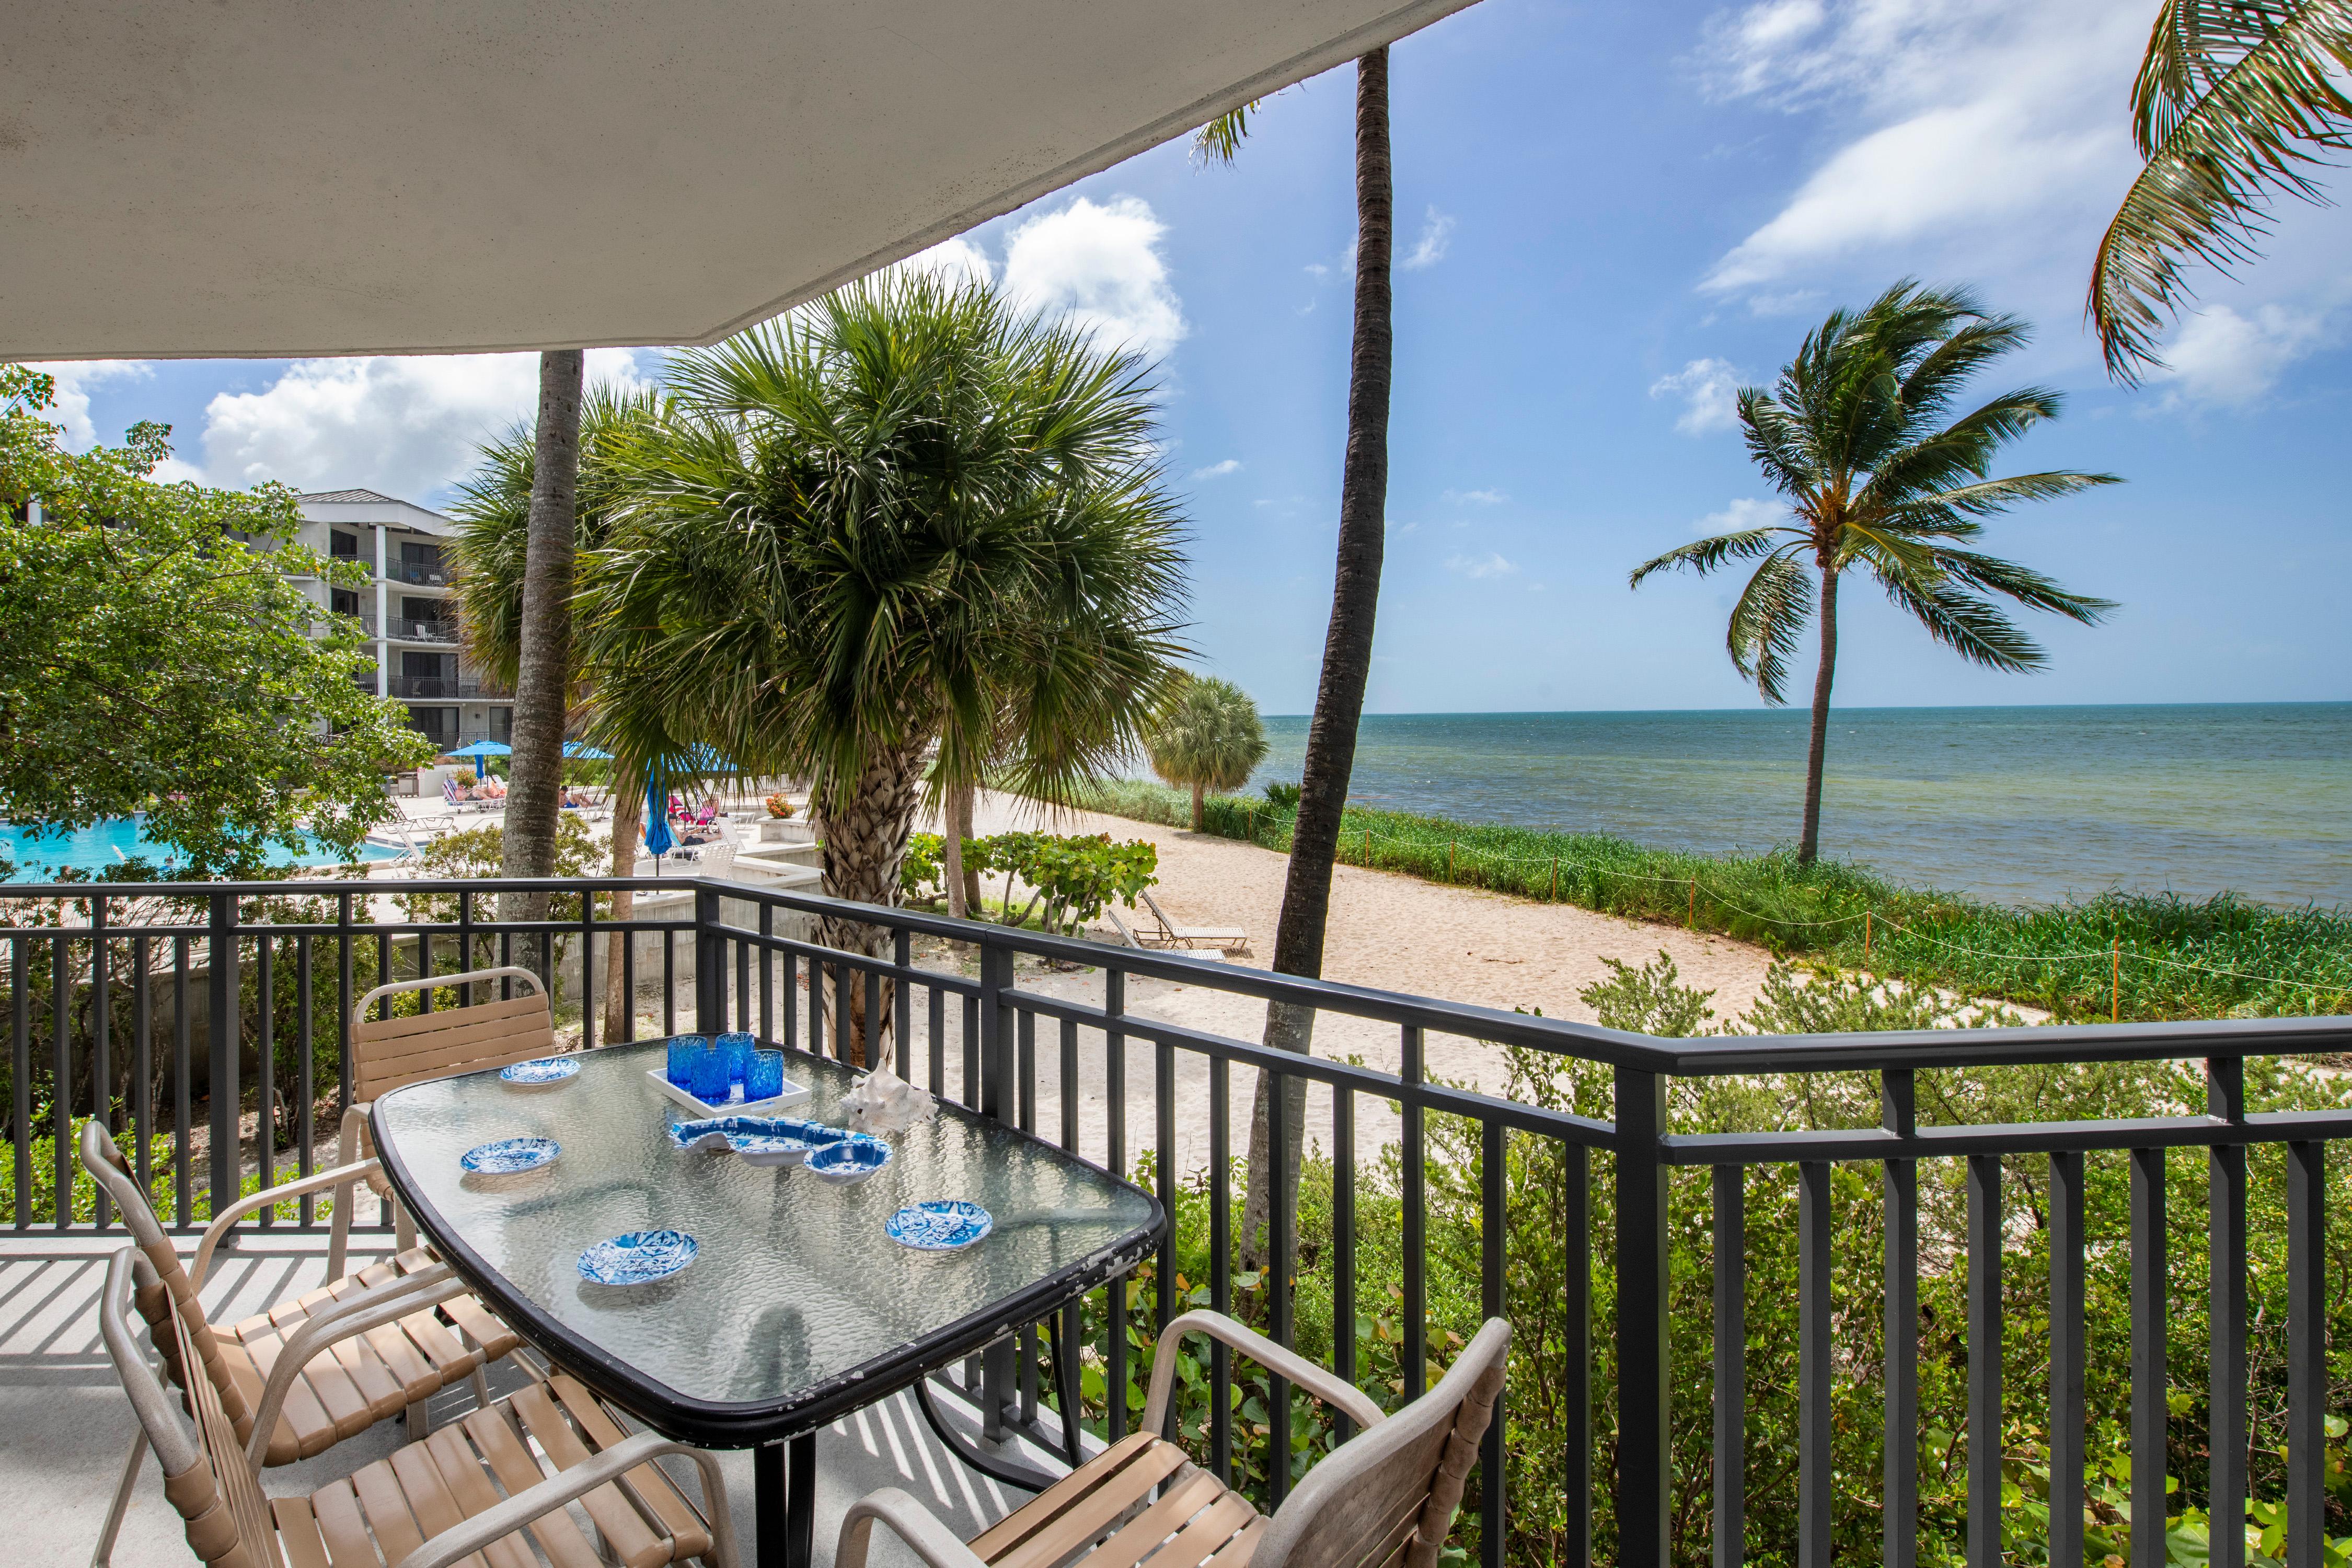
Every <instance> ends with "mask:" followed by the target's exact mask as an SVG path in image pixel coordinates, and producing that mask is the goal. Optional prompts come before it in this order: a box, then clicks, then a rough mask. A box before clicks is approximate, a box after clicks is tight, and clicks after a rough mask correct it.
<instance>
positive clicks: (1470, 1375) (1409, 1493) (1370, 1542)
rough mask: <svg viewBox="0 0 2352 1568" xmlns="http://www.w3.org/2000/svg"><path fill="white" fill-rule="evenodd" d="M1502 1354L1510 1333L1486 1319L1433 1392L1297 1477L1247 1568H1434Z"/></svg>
mask: <svg viewBox="0 0 2352 1568" xmlns="http://www.w3.org/2000/svg"><path fill="white" fill-rule="evenodd" d="M1510 1348H1511V1325H1510V1324H1509V1323H1507V1322H1505V1321H1503V1320H1502V1319H1500V1318H1489V1319H1488V1320H1487V1321H1486V1326H1485V1327H1483V1328H1481V1329H1480V1330H1479V1331H1478V1332H1477V1334H1476V1336H1475V1338H1473V1339H1472V1340H1471V1342H1469V1344H1468V1345H1466V1346H1465V1347H1464V1348H1463V1352H1462V1353H1461V1354H1460V1355H1459V1356H1457V1357H1455V1358H1454V1364H1453V1365H1452V1366H1451V1367H1449V1368H1447V1369H1446V1373H1445V1375H1444V1377H1442V1378H1440V1379H1439V1380H1438V1383H1437V1386H1436V1387H1434V1388H1433V1389H1431V1390H1430V1391H1429V1392H1428V1393H1427V1394H1423V1395H1422V1396H1421V1397H1420V1398H1419V1399H1416V1400H1414V1401H1413V1402H1412V1404H1410V1405H1406V1406H1405V1407H1404V1408H1403V1409H1402V1410H1400V1411H1398V1412H1397V1413H1396V1414H1395V1415H1391V1416H1390V1417H1389V1418H1388V1419H1387V1420H1385V1421H1383V1422H1381V1424H1380V1425H1379V1426H1375V1427H1372V1428H1371V1429H1370V1431H1367V1432H1365V1433H1363V1434H1361V1435H1360V1436H1357V1437H1356V1438H1354V1439H1353V1440H1352V1441H1350V1442H1349V1443H1347V1444H1345V1445H1344V1446H1342V1447H1340V1448H1339V1451H1338V1452H1337V1453H1334V1454H1332V1455H1331V1456H1330V1457H1329V1458H1326V1459H1324V1460H1323V1461H1322V1462H1321V1463H1320V1464H1318V1465H1317V1466H1316V1467H1315V1468H1313V1469H1311V1470H1309V1471H1307V1479H1305V1480H1303V1481H1300V1482H1299V1483H1298V1484H1297V1486H1296V1487H1294V1488H1292V1489H1291V1492H1290V1496H1289V1497H1288V1498H1286V1499H1285V1500H1284V1501H1283V1505H1282V1507H1281V1508H1279V1509H1277V1510H1276V1511H1275V1515H1274V1518H1273V1520H1272V1521H1270V1522H1268V1524H1267V1525H1266V1530H1265V1534H1264V1535H1263V1536H1261V1537H1260V1538H1259V1539H1258V1545H1257V1551H1256V1552H1255V1553H1253V1554H1252V1556H1251V1558H1250V1568H1434V1565H1435V1563H1436V1562H1437V1557H1438V1553H1439V1552H1441V1551H1443V1550H1444V1546H1445V1535H1446V1531H1447V1528H1448V1527H1449V1526H1450V1525H1451V1524H1452V1522H1453V1519H1454V1510H1455V1509H1456V1508H1458V1507H1460V1506H1461V1503H1462V1488H1463V1483H1464V1481H1465V1480H1466V1479H1468V1478H1469V1475H1470V1469H1471V1467H1472V1466H1474V1465H1475V1464H1476V1463H1477V1462H1478V1439H1479V1438H1481V1437H1482V1436H1485V1435H1486V1423H1487V1422H1488V1421H1489V1420H1491V1419H1492V1418H1493V1416H1494V1414H1495V1402H1496V1400H1497V1399H1498V1398H1500V1397H1501V1395H1502V1392H1503V1373H1504V1363H1505V1362H1506V1361H1507V1358H1508V1356H1509V1352H1510ZM1488 1484H1489V1485H1499V1484H1500V1481H1499V1479H1496V1478H1493V1477H1490V1478H1488Z"/></svg>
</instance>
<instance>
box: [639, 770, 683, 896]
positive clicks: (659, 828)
mask: <svg viewBox="0 0 2352 1568" xmlns="http://www.w3.org/2000/svg"><path fill="white" fill-rule="evenodd" d="M676 847H677V839H675V838H673V837H670V832H669V789H668V786H667V784H666V782H665V781H664V780H663V778H662V772H661V770H660V769H659V768H655V769H652V770H651V771H650V772H649V773H647V775H646V848H647V849H649V850H651V851H652V852H653V858H654V869H655V870H656V872H658V871H659V870H660V869H661V858H662V857H663V856H665V855H667V854H668V853H669V852H670V851H671V850H672V849H674V848H676Z"/></svg>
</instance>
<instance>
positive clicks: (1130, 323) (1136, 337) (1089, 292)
mask: <svg viewBox="0 0 2352 1568" xmlns="http://www.w3.org/2000/svg"><path fill="white" fill-rule="evenodd" d="M1167 232H1168V226H1167V225H1165V224H1163V223H1161V222H1160V219H1159V218H1158V217H1157V216H1154V215H1153V213H1152V210H1151V205H1150V203H1149V202H1146V201H1144V200H1143V199H1142V198H1141V197H1139V196H1113V197H1111V198H1110V200H1108V202H1103V203H1099V204H1097V203H1096V202H1093V201H1090V200H1088V199H1087V197H1085V196H1080V197H1078V198H1077V199H1076V200H1075V201H1073V202H1071V203H1070V205H1067V206H1065V207H1060V208H1057V209H1056V210H1055V211H1053V212H1046V213H1039V214H1037V215H1036V216H1034V217H1030V218H1025V219H1024V220H1023V221H1022V223H1021V224H1020V226H1018V227H1016V228H1014V229H1013V233H1012V235H1011V237H1009V238H1007V240H1006V241H1005V246H1004V291H1005V292H1006V293H1007V294H1008V295H1010V296H1012V297H1013V299H1014V300H1017V301H1018V302H1020V303H1021V304H1023V305H1024V306H1026V307H1027V308H1029V309H1031V310H1049V311H1067V312H1068V313H1069V314H1070V315H1071V316H1072V317H1073V318H1074V319H1075V320H1076V321H1077V322H1078V324H1080V325H1082V326H1085V327H1088V328H1091V329H1093V330H1094V331H1097V333H1099V334H1100V336H1101V337H1102V338H1103V340H1104V342H1106V344H1107V345H1109V344H1124V345H1126V346H1127V347H1129V348H1132V349H1135V350H1138V351H1139V352H1141V353H1146V354H1151V355H1155V356H1156V355H1160V354H1164V353H1167V352H1168V351H1169V350H1170V349H1171V348H1174V347H1175V346H1176V344H1177V343H1178V342H1181V341H1182V340H1183V337H1184V335H1185V333H1186V332H1187V331H1190V328H1189V327H1188V326H1187V325H1186V323H1185V321H1184V310H1183V305H1182V302H1181V300H1178V298H1177V297H1176V290H1175V289H1172V288H1171V287H1170V286H1169V282H1168V264H1167V262H1166V260H1165V259H1163V258H1162V257H1161V256H1160V238H1161V237H1162V236H1163V235H1165V234H1166V233H1167Z"/></svg>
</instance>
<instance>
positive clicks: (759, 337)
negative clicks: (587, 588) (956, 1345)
mask: <svg viewBox="0 0 2352 1568" xmlns="http://www.w3.org/2000/svg"><path fill="white" fill-rule="evenodd" d="M671 384H672V386H673V387H674V388H675V389H676V391H677V399H678V401H677V405H676V406H675V408H674V410H673V413H672V416H671V418H670V419H669V420H667V422H665V423H664V424H663V425H662V426H660V427H659V428H658V429H657V430H656V431H655V432H653V434H652V436H651V438H650V439H648V440H647V441H646V443H644V445H643V446H642V447H640V448H638V467H637V470H636V474H635V482H636V484H637V485H638V486H639V488H640V494H641V496H642V498H643V500H642V502H641V504H640V506H639V507H638V509H637V510H636V511H635V513H633V514H632V515H631V517H630V518H629V519H628V520H627V521H626V522H625V525H624V526H623V527H622V528H621V529H620V530H619V531H618V532H617V533H616V535H615V537H614V541H613V543H612V544H611V546H610V547H609V548H608V549H607V550H605V551H604V552H600V556H599V559H598V561H597V562H596V563H595V565H594V568H593V575H594V579H595V583H596V588H595V590H594V591H593V592H592V593H590V594H588V595H584V596H583V615H584V616H587V617H588V618H589V619H590V620H591V621H592V622H593V627H594V629H593V631H592V632H591V633H590V637H591V638H592V640H593V643H594V646H595V647H597V649H598V650H599V651H598V661H599V671H600V679H601V680H602V681H603V682H604V683H605V684H607V685H609V686H610V687H612V688H613V689H614V691H615V692H616V693H624V692H625V693H626V695H627V701H626V703H625V705H622V704H616V705H615V710H614V720H613V722H612V723H611V724H610V725H609V726H607V727H605V728H603V729H600V730H599V731H598V732H599V733H600V734H609V735H612V736H613V737H614V739H616V740H618V741H620V742H623V744H622V745H616V746H615V747H614V749H615V750H622V749H626V750H630V751H632V752H636V753H639V754H650V753H651V752H652V750H653V748H654V747H655V746H657V745H658V744H663V743H667V742H669V741H671V740H673V739H681V738H682V739H688V740H692V741H695V742H703V743H708V744H709V745H712V746H714V747H716V748H717V749H718V750H719V751H720V752H723V753H725V754H726V755H727V756H729V757H730V758H732V759H733V760H734V761H735V762H736V763H738V764H739V765H741V766H744V767H747V768H749V769H751V770H752V771H754V772H758V773H791V774H794V775H799V776H806V777H809V778H811V779H812V780H814V791H813V803H814V817H815V822H816V826H817V828H818V832H819V837H821V838H822V839H823V841H824V885H825V890H826V891H827V892H828V893H830V894H832V895H834V896H835V897H837V898H844V899H852V900H860V901H863V902H867V903H877V904H889V903H895V902H897V900H898V865H899V861H900V859H901V858H902V857H903V855H904V853H905V849H906V844H907V837H908V831H909V829H910V828H911V826H912V825H913V820H914V817H915V815H916V812H917V809H918V807H919V805H921V804H922V798H923V795H924V794H925V791H926V784H925V780H926V774H927V772H928V773H929V781H930V782H929V790H930V791H931V792H932V793H933V794H935V795H936V794H939V793H942V792H945V791H948V790H952V789H954V788H956V787H958V786H960V785H961V784H968V783H970V782H971V781H973V780H976V779H977V778H978V777H979V776H980V772H981V769H982V764H983V763H984V764H986V765H987V767H988V770H989V773H990V776H991V777H992V779H998V780H1002V781H1003V783H1004V784H1007V785H1008V786H1009V787H1011V788H1013V789H1016V790H1018V791H1020V792H1022V793H1024V794H1026V795H1033V796H1035V797H1039V798H1042V799H1045V800H1047V801H1053V802H1066V801H1069V800H1071V799H1072V798H1073V796H1074V795H1075V792H1076V789H1077V788H1078V787H1079V786H1080V785H1081V784H1084V783H1085V782H1087V781H1088V780H1090V779H1093V778H1096V777H1099V776H1101V775H1102V774H1103V773H1106V772H1107V771H1108V769H1109V768H1110V766H1111V765H1113V764H1114V763H1116V762H1117V760H1118V759H1119V758H1121V757H1123V756H1127V755H1131V754H1132V752H1133V751H1134V749H1135V748H1136V746H1137V745H1138V744H1139V742H1140V739H1141V726H1142V723H1143V721H1144V720H1145V718H1146V717H1147V716H1148V715H1149V714H1150V712H1151V711H1152V710H1154V709H1155V708H1156V707H1157V706H1158V705H1159V704H1160V702H1161V700H1163V698H1164V696H1165V694H1166V692H1167V690H1168V689H1169V687H1170V685H1171V682H1172V681H1173V679H1175V676H1176V673H1177V672H1176V668H1175V666H1174V664H1173V663H1172V660H1173V659H1174V658H1176V657H1178V656H1179V655H1181V653H1182V652H1183V651H1184V650H1183V648H1182V647H1181V644H1180V643H1179V642H1178V640H1177V632H1178V629H1179V619H1178V617H1179V615H1180V613H1181V605H1182V600H1183V561H1182V554H1181V537H1180V530H1179V527H1178V519H1177V515H1176V510H1175V505H1174V502H1173V501H1172V500H1171V498H1170V496H1169V494H1168V491H1167V489H1166V488H1165V483H1164V476H1163V473H1162V470H1161V465H1160V458H1159V455H1158V449H1157V447H1155V446H1154V444H1153V442H1152V440H1151V429H1152V420H1151V400H1150V393H1151V389H1150V385H1149V384H1148V382H1147V381H1146V379H1145V374H1144V366H1143V364H1142V363H1141V362H1140V360H1139V359H1138V358H1137V357H1136V356H1134V355H1132V354H1129V353H1121V352H1110V351H1106V350H1104V349H1101V348H1098V347H1097V346H1096V345H1095V344H1094V343H1093V342H1091V341H1090V340H1089V339H1088V338H1087V336H1086V335H1085V334H1083V333H1082V332H1079V331H1076V330H1073V329H1070V328H1067V327H1064V326H1056V325H1053V324H1049V323H1047V322H1045V321H1041V320H1038V319H1036V318H1034V317H1024V316H1021V315H1018V314H1016V313H1015V312H1014V311H1013V310H1011V309H1010V308H1009V307H1008V306H1007V305H1006V304H1005V303H1004V302H1003V300H1001V299H1000V298H998V297H997V296H996V295H994V294H993V293H992V292H991V291H990V290H988V289H985V288H983V287H979V286H973V285H963V286H957V285H951V284H949V283H947V282H945V281H943V280H941V279H936V278H925V277H898V278H892V279H868V280H866V281H865V282H863V283H860V284H856V285H854V286H852V287H850V288H848V289H843V290H841V291H839V292H837V293H835V294H834V295H831V296H829V297H827V298H826V299H825V300H822V301H819V302H818V303H817V304H815V305H814V306H812V307H810V308H808V309H807V310H804V311H802V312H797V313H795V314H794V315H793V316H791V317H788V318H785V319H784V320H782V321H779V322H772V323H770V324H768V325H765V326H761V327H757V328H754V329H752V330H751V331H748V332H745V333H743V334H742V335H741V336H739V337H737V338H734V339H732V340H730V341H729V342H725V343H721V344H719V345H718V346H716V347H713V348H708V349H694V350H689V351H687V352H686V353H683V354H681V355H680V356H679V357H678V358H677V360H676V361H674V362H673V363H672V366H671ZM648 716H658V717H659V720H660V722H661V723H662V724H664V725H674V726H679V727H681V728H683V729H684V730H685V731H687V732H686V733H683V734H680V735H672V734H670V733H667V732H664V733H661V734H658V735H652V734H649V735H647V736H646V739H645V740H644V742H639V743H631V742H632V741H633V737H632V735H631V733H630V731H632V729H633V728H634V727H635V726H637V725H639V724H643V723H650V722H651V719H649V718H648ZM933 752H936V763H935V764H931V763H930V756H931V753H933ZM927 764H930V765H928V767H927ZM819 935H820V940H822V941H824V942H827V943H829V944H832V945H835V946H839V947H845V948H848V949H851V950H854V951H858V952H877V951H878V945H877V944H878V942H879V941H880V936H879V933H878V932H877V931H874V930H873V929H872V928H870V927H868V926H866V925H864V924H862V923H861V922H857V921H847V920H831V919H828V920H827V921H824V922H822V923H821V925H820V931H819ZM864 1005H865V1004H864V997H863V995H862V994H860V995H859V996H858V997H856V998H855V999H854V1006H855V1008H856V1014H855V1016H853V1019H852V1020H850V1021H849V1022H848V1026H847V1027H846V1028H845V1033H844V1036H843V1038H844V1040H845V1043H846V1044H848V1045H849V1046H850V1048H851V1051H852V1053H853V1056H854V1057H856V1058H857V1059H860V1060H862V1059H863V1049H864V1040H865V1038H866V1037H867V1034H868V1031H869V1030H871V1031H877V1032H878V1030H879V1029H880V1028H881V1026H882V1024H883V1022H884V1021H883V1020H878V1019H877V1020H867V1019H866V1018H864V1016H863V1011H864Z"/></svg>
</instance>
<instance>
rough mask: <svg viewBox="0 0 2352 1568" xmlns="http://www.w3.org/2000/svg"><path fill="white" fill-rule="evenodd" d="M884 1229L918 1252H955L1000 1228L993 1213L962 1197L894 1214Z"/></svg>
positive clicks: (906, 1209)
mask: <svg viewBox="0 0 2352 1568" xmlns="http://www.w3.org/2000/svg"><path fill="white" fill-rule="evenodd" d="M882 1228H883V1229H884V1230H886V1231H887V1232H888V1233H889V1235H890V1239H891V1240H893V1241H895V1242H897V1243H898V1245H899V1246H901V1247H913V1248H914V1249H915V1250H916V1251H918V1252H955V1251H958V1250H960V1249H961V1248H963V1247H970V1246H971V1244H972V1243H973V1242H975V1241H978V1240H979V1239H981V1237H984V1236H986V1235H987V1234H988V1233H989V1232H990V1231H992V1230H993V1229H995V1228H996V1221H995V1220H994V1219H993V1218H992V1217H991V1216H990V1215H989V1212H988V1211H987V1210H986V1209H984V1208H982V1207H981V1206H980V1205H978V1204H975V1203H967V1202H965V1201H964V1200H963V1199H961V1198H933V1199H931V1200H930V1201H929V1202H928V1203H919V1204H911V1205H908V1206H907V1207H905V1208H902V1209H900V1210H899V1211H898V1213H897V1214H894V1215H891V1216H890V1217H889V1219H888V1220H887V1221H886V1222H885V1223H884V1225H883V1226H882Z"/></svg>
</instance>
